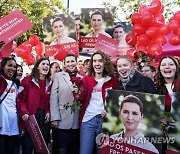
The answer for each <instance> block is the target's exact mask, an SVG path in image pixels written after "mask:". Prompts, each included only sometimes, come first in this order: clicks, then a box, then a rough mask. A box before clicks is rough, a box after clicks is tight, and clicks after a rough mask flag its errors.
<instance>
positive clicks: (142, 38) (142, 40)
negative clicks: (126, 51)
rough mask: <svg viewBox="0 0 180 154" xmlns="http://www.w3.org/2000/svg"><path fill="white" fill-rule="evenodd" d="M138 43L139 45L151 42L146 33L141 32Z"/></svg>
mask: <svg viewBox="0 0 180 154" xmlns="http://www.w3.org/2000/svg"><path fill="white" fill-rule="evenodd" d="M137 44H138V45H139V46H141V45H142V46H147V45H148V44H149V38H148V36H147V35H146V34H141V35H139V36H138V38H137Z"/></svg>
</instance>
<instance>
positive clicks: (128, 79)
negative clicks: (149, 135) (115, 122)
mask: <svg viewBox="0 0 180 154" xmlns="http://www.w3.org/2000/svg"><path fill="white" fill-rule="evenodd" d="M81 62H82V61H81ZM87 65H88V67H87ZM116 66H117V67H116V68H117V75H116V76H115V75H114V69H113V68H114V67H113V64H112V63H111V60H110V58H109V56H108V55H106V54H105V53H104V52H101V51H97V52H95V53H94V54H93V55H92V56H91V59H88V60H85V61H84V63H83V66H82V67H83V68H82V69H80V70H79V71H78V69H77V67H78V64H77V58H76V57H75V56H74V55H73V54H67V55H66V58H65V60H64V67H63V68H61V69H62V70H61V69H60V66H59V64H58V62H53V63H51V64H50V61H49V59H48V58H41V59H39V60H37V61H36V63H35V65H34V68H33V69H32V72H31V74H30V75H29V76H27V77H24V78H23V79H21V78H22V72H23V70H22V67H21V66H20V65H18V64H17V63H16V60H15V59H14V58H3V59H2V61H1V69H0V80H1V81H0V82H1V85H0V94H1V104H0V109H1V116H0V118H1V119H0V126H1V128H0V149H1V151H3V154H7V153H9V154H10V153H13V152H16V153H19V152H20V147H19V148H18V146H19V145H20V143H21V151H22V153H23V154H31V153H32V151H33V148H34V145H33V143H32V140H31V138H30V136H29V133H28V131H27V128H26V125H25V122H26V120H28V117H29V115H32V114H34V115H35V117H36V120H37V122H38V124H39V127H40V130H41V132H42V135H43V137H44V139H45V143H46V144H47V145H48V144H49V143H50V128H52V140H53V146H52V149H53V150H52V152H53V153H55V154H67V153H80V154H85V153H86V154H88V153H89V154H91V153H93V152H96V153H99V148H98V146H95V138H96V136H97V135H98V134H99V133H101V129H102V123H103V117H105V116H106V114H107V113H106V111H105V108H104V107H105V104H104V103H105V91H106V90H107V89H117V90H125V91H126V90H127V91H135V92H145V93H151V94H163V95H166V96H168V95H169V94H171V93H172V92H180V86H179V85H180V71H179V63H178V61H177V59H176V58H174V57H171V56H167V57H164V58H162V59H161V61H160V62H159V66H158V69H157V70H156V69H155V68H154V67H153V66H151V65H150V64H147V65H144V67H142V69H141V70H136V69H135V67H134V66H133V62H132V60H131V59H130V58H129V57H128V56H120V57H119V58H118V59H117V62H116ZM82 71H84V74H83V75H80V73H81V74H82ZM72 77H77V78H80V79H81V80H82V82H83V84H82V91H81V93H80V97H79V100H80V101H81V103H82V107H81V109H80V110H79V109H76V110H75V111H73V112H72V111H71V109H70V108H68V109H67V108H65V104H67V103H69V105H72V104H73V100H74V99H75V98H76V97H75V96H74V95H73V93H72V92H73V91H74V88H73V83H72V81H71V78H72ZM74 97H75V98H74ZM127 104H128V103H127ZM136 104H137V103H136ZM128 105H131V104H128ZM132 105H133V104H132ZM124 106H125V103H124V105H121V109H120V111H122V110H123V107H124ZM136 106H137V105H136ZM166 110H167V111H170V105H169V104H168V103H167V104H166ZM128 112H130V111H128ZM2 113H3V114H2ZM140 115H141V114H140ZM120 116H121V115H120ZM121 118H122V117H121ZM50 124H51V125H50ZM20 130H21V131H22V130H23V132H24V134H23V138H22V139H21V142H19V132H20ZM126 131H127V130H125V132H126ZM120 134H121V133H120ZM121 137H122V136H121ZM18 144H19V145H18ZM142 148H143V147H142Z"/></svg>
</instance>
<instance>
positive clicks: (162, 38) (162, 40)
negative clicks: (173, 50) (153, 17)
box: [153, 35, 167, 45]
mask: <svg viewBox="0 0 180 154" xmlns="http://www.w3.org/2000/svg"><path fill="white" fill-rule="evenodd" d="M153 42H154V43H155V44H161V45H164V44H165V43H166V42H167V38H166V36H164V35H158V36H157V37H156V38H155V39H154V41H153Z"/></svg>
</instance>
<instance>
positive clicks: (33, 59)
mask: <svg viewBox="0 0 180 154" xmlns="http://www.w3.org/2000/svg"><path fill="white" fill-rule="evenodd" d="M25 62H26V64H27V65H33V64H34V63H35V58H34V56H33V55H32V54H30V55H29V57H28V58H27V59H25Z"/></svg>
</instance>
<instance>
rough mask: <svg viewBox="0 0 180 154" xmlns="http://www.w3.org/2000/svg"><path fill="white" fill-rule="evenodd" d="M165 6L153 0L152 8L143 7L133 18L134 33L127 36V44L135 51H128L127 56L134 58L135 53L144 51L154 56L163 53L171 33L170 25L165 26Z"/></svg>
mask: <svg viewBox="0 0 180 154" xmlns="http://www.w3.org/2000/svg"><path fill="white" fill-rule="evenodd" d="M163 11H164V5H163V4H162V3H161V1H160V0H153V1H152V2H151V4H150V6H147V5H141V6H140V7H139V11H138V13H134V14H132V16H131V21H132V23H133V27H132V33H130V34H127V36H126V42H127V43H128V44H130V45H132V46H134V49H133V50H132V49H130V50H128V51H127V55H128V56H130V57H132V58H133V57H134V53H135V52H137V53H138V52H139V51H143V52H145V53H148V54H150V55H152V56H157V55H159V54H161V53H162V50H163V47H162V46H163V45H164V44H165V43H166V42H167V38H166V35H167V34H169V33H170V30H169V25H166V24H165V18H164V16H163V15H162V13H163Z"/></svg>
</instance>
